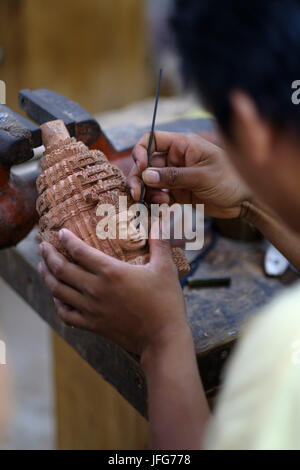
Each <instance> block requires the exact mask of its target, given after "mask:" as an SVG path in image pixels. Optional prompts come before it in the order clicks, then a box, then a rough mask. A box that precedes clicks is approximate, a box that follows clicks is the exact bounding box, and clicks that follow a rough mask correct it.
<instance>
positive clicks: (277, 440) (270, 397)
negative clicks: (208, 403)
mask: <svg viewBox="0 0 300 470" xmlns="http://www.w3.org/2000/svg"><path fill="white" fill-rule="evenodd" d="M299 393H300V284H297V285H295V286H294V287H292V288H289V289H287V290H286V291H285V293H284V294H283V295H280V296H279V297H278V298H276V299H274V301H272V302H271V303H270V304H269V305H268V306H267V307H265V308H264V309H263V310H261V311H260V312H259V313H258V314H256V315H255V318H253V319H252V321H251V322H250V323H249V324H248V325H247V326H246V327H245V330H244V333H243V335H242V337H241V339H240V341H239V342H238V344H237V346H236V348H235V350H234V352H233V354H232V357H231V359H230V360H229V362H228V364H227V368H226V374H225V379H224V385H223V389H222V391H221V393H220V395H219V400H218V404H217V407H216V412H215V416H214V418H213V420H212V422H211V426H210V432H209V433H208V440H207V447H208V448H268V447H269V448H280V447H282V448H291V447H295V446H297V445H299V447H300V442H299V443H298V437H297V438H295V437H293V436H294V434H293V433H296V435H297V433H298V435H299V433H300V429H299V426H300V425H299V426H298V424H297V426H296V427H295V423H294V421H295V420H294V417H295V416H297V423H298V421H299V423H300V405H299V399H298V397H299ZM224 423H227V424H226V425H224ZM283 424H284V425H283Z"/></svg>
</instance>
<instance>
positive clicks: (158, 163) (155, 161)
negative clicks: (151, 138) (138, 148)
mask: <svg viewBox="0 0 300 470" xmlns="http://www.w3.org/2000/svg"><path fill="white" fill-rule="evenodd" d="M167 157H168V152H160V153H158V152H155V153H153V154H152V155H151V158H150V164H149V166H153V167H156V168H163V167H164V166H167Z"/></svg>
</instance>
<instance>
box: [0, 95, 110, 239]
mask: <svg viewBox="0 0 300 470" xmlns="http://www.w3.org/2000/svg"><path fill="white" fill-rule="evenodd" d="M19 104H20V106H21V108H23V110H24V111H25V112H26V114H27V115H28V116H29V117H30V118H31V119H33V120H34V121H35V122H36V123H37V124H39V125H40V124H43V123H44V122H46V121H51V120H54V119H62V120H63V121H64V122H65V124H66V126H67V127H68V130H69V132H70V134H71V136H73V137H76V138H77V139H78V140H81V141H83V142H84V143H85V144H86V145H88V146H91V145H92V144H94V145H95V148H101V149H102V150H103V151H105V152H106V153H107V154H108V155H110V156H111V157H112V158H113V157H114V154H116V153H117V152H116V151H115V150H114V148H113V147H112V145H111V144H110V142H109V141H107V139H106V137H105V136H104V134H103V132H102V130H101V128H100V126H99V124H98V122H97V121H96V120H95V119H94V118H93V117H92V116H91V115H90V114H88V113H87V112H86V111H85V110H84V109H82V108H81V107H80V106H78V105H77V104H76V103H74V102H73V101H71V100H69V99H67V98H65V97H64V96H61V95H59V94H58V93H54V92H52V91H50V90H36V91H30V90H22V91H20V93H19ZM41 145H42V139H41V132H40V128H39V127H38V126H36V125H35V124H34V123H33V122H31V121H29V120H28V119H26V118H24V117H23V116H21V115H20V114H18V113H15V112H14V111H12V110H11V109H10V108H8V107H7V106H4V105H0V248H6V247H9V246H13V245H16V244H17V243H18V242H19V241H21V240H22V239H23V238H24V237H25V236H26V235H27V234H28V233H29V232H30V230H31V229H32V228H33V226H34V225H35V223H36V222H37V213H36V209H35V205H36V198H37V192H36V187H35V180H36V178H37V176H38V174H39V170H38V169H37V170H35V171H33V172H31V173H29V175H27V176H26V175H25V176H22V177H20V176H17V175H15V174H14V173H13V172H12V171H11V168H12V166H14V165H18V164H20V163H24V162H27V161H28V160H30V159H31V158H32V157H33V155H34V152H33V149H34V148H36V147H39V146H41Z"/></svg>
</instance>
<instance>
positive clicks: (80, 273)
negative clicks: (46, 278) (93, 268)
mask: <svg viewBox="0 0 300 470" xmlns="http://www.w3.org/2000/svg"><path fill="white" fill-rule="evenodd" d="M40 253H41V255H42V256H43V259H44V261H45V263H46V266H47V267H48V269H49V271H50V272H51V273H52V274H53V275H54V277H55V278H56V279H58V280H60V281H62V282H64V283H65V284H68V285H69V286H71V287H75V288H76V289H77V290H79V291H81V292H89V288H90V285H91V284H92V283H93V281H94V276H93V275H92V274H90V273H89V272H87V271H84V270H83V269H82V268H80V266H77V265H75V264H73V263H70V262H69V261H68V260H67V259H66V258H65V257H64V256H63V255H62V254H60V253H58V251H57V250H56V249H55V248H54V247H53V246H52V245H50V244H49V243H45V242H44V243H42V244H41V245H40Z"/></svg>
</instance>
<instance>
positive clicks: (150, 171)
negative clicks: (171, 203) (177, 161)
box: [142, 167, 205, 190]
mask: <svg viewBox="0 0 300 470" xmlns="http://www.w3.org/2000/svg"><path fill="white" fill-rule="evenodd" d="M204 176H205V175H203V170H202V169H201V168H195V167H193V168H183V167H166V168H147V170H146V171H144V172H143V174H142V177H143V180H144V182H145V184H146V185H147V186H151V187H152V188H165V189H189V190H192V189H194V188H197V187H198V188H199V186H200V185H201V180H203V178H204Z"/></svg>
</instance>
